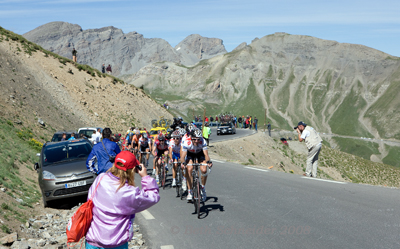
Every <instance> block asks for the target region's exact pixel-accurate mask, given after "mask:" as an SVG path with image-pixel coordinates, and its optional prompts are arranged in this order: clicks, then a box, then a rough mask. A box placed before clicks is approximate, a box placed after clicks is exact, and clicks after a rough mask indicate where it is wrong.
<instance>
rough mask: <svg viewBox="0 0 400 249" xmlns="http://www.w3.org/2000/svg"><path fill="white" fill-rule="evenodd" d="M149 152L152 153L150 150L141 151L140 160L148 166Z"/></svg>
mask: <svg viewBox="0 0 400 249" xmlns="http://www.w3.org/2000/svg"><path fill="white" fill-rule="evenodd" d="M147 154H150V152H148V151H140V155H141V156H142V160H140V163H141V164H143V165H144V167H147V157H146V156H147Z"/></svg>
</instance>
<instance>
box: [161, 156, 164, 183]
mask: <svg viewBox="0 0 400 249" xmlns="http://www.w3.org/2000/svg"><path fill="white" fill-rule="evenodd" d="M161 177H162V178H161V179H162V180H161V186H162V187H163V189H165V162H162V163H161Z"/></svg>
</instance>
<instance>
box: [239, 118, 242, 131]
mask: <svg viewBox="0 0 400 249" xmlns="http://www.w3.org/2000/svg"><path fill="white" fill-rule="evenodd" d="M238 122H239V128H242V117H241V116H239V118H238Z"/></svg>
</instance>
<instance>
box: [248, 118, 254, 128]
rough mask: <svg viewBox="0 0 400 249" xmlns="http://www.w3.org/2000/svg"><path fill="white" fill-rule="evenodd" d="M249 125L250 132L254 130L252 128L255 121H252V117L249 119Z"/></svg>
mask: <svg viewBox="0 0 400 249" xmlns="http://www.w3.org/2000/svg"><path fill="white" fill-rule="evenodd" d="M249 125H250V130H251V128H252V126H253V119H252V117H251V116H250V118H249Z"/></svg>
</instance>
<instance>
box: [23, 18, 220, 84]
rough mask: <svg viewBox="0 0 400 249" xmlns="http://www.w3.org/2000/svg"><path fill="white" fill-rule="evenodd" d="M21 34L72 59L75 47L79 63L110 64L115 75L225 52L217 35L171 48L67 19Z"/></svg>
mask: <svg viewBox="0 0 400 249" xmlns="http://www.w3.org/2000/svg"><path fill="white" fill-rule="evenodd" d="M23 36H24V37H25V38H26V39H28V40H29V41H31V42H34V43H37V44H39V45H40V46H42V47H43V48H45V49H47V50H50V51H51V52H54V53H57V54H59V55H61V56H64V57H67V58H71V56H72V54H71V52H72V49H73V48H74V47H75V49H76V50H77V51H78V56H77V57H78V62H79V63H81V64H87V65H90V66H92V67H94V68H97V69H101V65H102V64H103V63H104V64H106V66H107V65H108V64H110V65H111V66H112V70H113V75H117V76H121V75H124V74H132V73H135V72H137V71H138V70H139V69H140V68H142V67H143V66H146V65H148V64H150V63H153V62H160V61H171V62H175V63H180V64H183V65H187V66H188V65H194V64H196V63H197V62H199V61H200V60H201V59H207V58H211V57H212V56H215V55H219V54H224V53H226V50H225V47H224V45H223V42H222V40H220V39H216V38H206V37H202V36H200V35H190V36H189V37H187V38H186V39H184V40H183V41H182V42H181V43H179V44H178V46H177V47H175V48H173V47H172V46H171V45H170V44H169V43H168V42H167V41H165V40H163V39H159V38H151V39H149V38H144V37H143V35H141V34H138V33H137V32H130V33H127V34H124V33H123V32H122V30H121V29H117V28H114V27H111V26H110V27H104V28H100V29H87V30H82V28H81V27H80V26H79V25H76V24H71V23H66V22H51V23H47V24H44V25H42V26H40V27H38V28H36V29H34V30H31V31H29V32H27V33H25V34H24V35H23Z"/></svg>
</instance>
